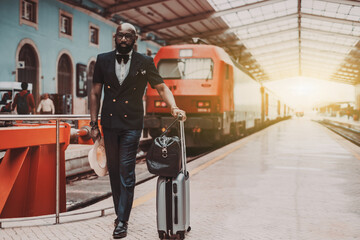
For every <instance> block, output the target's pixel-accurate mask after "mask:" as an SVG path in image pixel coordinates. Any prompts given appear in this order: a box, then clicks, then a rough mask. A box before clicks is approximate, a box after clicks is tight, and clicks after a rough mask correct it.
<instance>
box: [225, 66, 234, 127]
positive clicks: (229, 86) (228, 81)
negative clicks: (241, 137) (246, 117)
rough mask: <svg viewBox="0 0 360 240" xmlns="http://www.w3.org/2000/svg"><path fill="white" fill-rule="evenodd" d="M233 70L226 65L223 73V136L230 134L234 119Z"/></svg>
mask: <svg viewBox="0 0 360 240" xmlns="http://www.w3.org/2000/svg"><path fill="white" fill-rule="evenodd" d="M232 71H233V68H232V66H230V65H229V64H224V71H223V77H222V78H223V93H222V95H223V96H222V99H223V109H224V112H223V134H230V127H231V123H232V122H233V119H234V94H233V93H234V81H233V74H232Z"/></svg>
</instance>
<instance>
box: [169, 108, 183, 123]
mask: <svg viewBox="0 0 360 240" xmlns="http://www.w3.org/2000/svg"><path fill="white" fill-rule="evenodd" d="M179 114H180V115H181V119H180V120H181V121H186V113H185V111H184V110H181V109H180V108H178V107H172V108H171V115H173V117H175V118H177V117H178V116H179Z"/></svg>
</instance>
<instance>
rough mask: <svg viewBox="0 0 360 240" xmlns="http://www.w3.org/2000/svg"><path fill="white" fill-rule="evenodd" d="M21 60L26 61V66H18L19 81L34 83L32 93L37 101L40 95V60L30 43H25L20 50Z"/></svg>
mask: <svg viewBox="0 0 360 240" xmlns="http://www.w3.org/2000/svg"><path fill="white" fill-rule="evenodd" d="M19 61H24V63H25V67H24V68H18V82H27V83H31V84H32V94H33V95H34V99H35V101H37V99H38V97H39V92H38V84H39V83H38V71H39V61H38V57H37V54H36V52H35V50H34V48H33V47H32V46H31V45H30V44H25V45H24V46H23V47H22V48H21V50H20V52H19Z"/></svg>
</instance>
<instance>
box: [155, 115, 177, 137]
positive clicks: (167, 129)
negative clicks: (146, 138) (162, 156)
mask: <svg viewBox="0 0 360 240" xmlns="http://www.w3.org/2000/svg"><path fill="white" fill-rule="evenodd" d="M179 119H180V117H179V116H178V117H177V118H176V119H175V120H174V121H173V122H172V123H171V124H170V125H169V126H168V127H167V128H166V129H165V131H164V132H163V133H162V134H161V135H160V137H163V136H164V135H165V134H166V133H167V132H168V131H169V129H170V128H171V127H172V126H173V125H174V124H175V123H176V122H177V121H178V120H179Z"/></svg>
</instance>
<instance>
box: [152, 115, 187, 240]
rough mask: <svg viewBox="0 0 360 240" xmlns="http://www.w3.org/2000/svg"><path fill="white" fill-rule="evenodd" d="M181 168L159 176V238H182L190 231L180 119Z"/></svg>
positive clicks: (182, 129) (183, 134)
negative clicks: (172, 172) (166, 175)
mask: <svg viewBox="0 0 360 240" xmlns="http://www.w3.org/2000/svg"><path fill="white" fill-rule="evenodd" d="M180 140H181V151H182V152H181V161H182V170H181V172H180V173H179V174H178V175H177V176H176V177H174V178H169V177H161V176H160V177H159V178H158V180H157V189H156V193H157V195H156V212H157V229H158V233H159V238H160V239H174V238H175V239H184V238H185V233H186V232H188V231H190V229H191V228H190V180H189V173H188V172H187V171H186V147H185V131H184V122H183V121H180Z"/></svg>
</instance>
